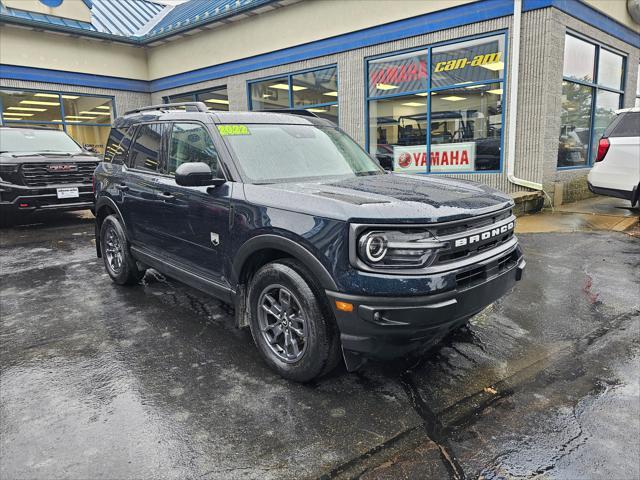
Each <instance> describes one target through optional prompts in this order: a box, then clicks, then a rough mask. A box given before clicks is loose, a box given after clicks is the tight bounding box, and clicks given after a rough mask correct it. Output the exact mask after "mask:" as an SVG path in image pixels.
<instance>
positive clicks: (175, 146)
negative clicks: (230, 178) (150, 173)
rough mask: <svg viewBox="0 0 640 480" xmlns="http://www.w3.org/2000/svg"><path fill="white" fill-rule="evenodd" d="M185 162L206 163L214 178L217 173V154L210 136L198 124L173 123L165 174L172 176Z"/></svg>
mask: <svg viewBox="0 0 640 480" xmlns="http://www.w3.org/2000/svg"><path fill="white" fill-rule="evenodd" d="M186 162H203V163H206V164H208V165H209V166H210V167H211V171H212V172H213V174H214V176H215V174H216V172H217V171H218V152H216V148H215V147H214V146H213V141H212V140H211V135H209V132H208V131H207V129H206V128H205V127H204V126H202V125H200V124H198V123H174V124H173V127H172V131H171V140H170V141H169V157H168V159H167V169H166V170H167V172H166V173H169V174H171V175H173V174H174V173H175V172H176V169H177V168H178V167H179V166H180V165H181V164H183V163H186Z"/></svg>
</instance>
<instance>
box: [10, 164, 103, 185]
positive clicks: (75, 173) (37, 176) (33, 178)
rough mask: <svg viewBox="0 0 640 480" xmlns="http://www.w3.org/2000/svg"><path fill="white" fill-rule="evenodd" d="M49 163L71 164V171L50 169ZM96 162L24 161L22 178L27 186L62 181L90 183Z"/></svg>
mask: <svg viewBox="0 0 640 480" xmlns="http://www.w3.org/2000/svg"><path fill="white" fill-rule="evenodd" d="M50 165H56V166H59V165H71V166H72V171H50V169H49V166H50ZM97 166H98V162H68V163H60V162H59V163H25V164H24V165H22V178H23V180H24V184H25V185H27V186H29V187H45V186H47V185H58V184H64V183H90V182H91V178H92V176H93V171H94V170H95V169H96V167H97Z"/></svg>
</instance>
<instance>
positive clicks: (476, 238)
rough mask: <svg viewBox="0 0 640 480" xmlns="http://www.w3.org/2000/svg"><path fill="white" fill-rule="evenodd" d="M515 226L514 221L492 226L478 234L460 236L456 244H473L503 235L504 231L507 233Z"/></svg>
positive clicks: (457, 245)
mask: <svg viewBox="0 0 640 480" xmlns="http://www.w3.org/2000/svg"><path fill="white" fill-rule="evenodd" d="M513 227H514V222H509V223H507V224H506V225H502V226H501V227H497V228H492V229H491V230H487V231H486V232H482V233H478V234H476V235H469V236H468V237H463V238H458V239H457V240H456V241H455V242H454V245H455V246H456V247H464V246H465V245H472V244H474V243H478V242H481V241H483V240H489V239H490V238H493V237H497V236H499V235H502V234H503V233H507V232H509V231H510V230H513Z"/></svg>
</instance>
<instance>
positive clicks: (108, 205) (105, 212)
mask: <svg viewBox="0 0 640 480" xmlns="http://www.w3.org/2000/svg"><path fill="white" fill-rule="evenodd" d="M113 214H116V215H118V217H120V221H121V222H122V226H123V228H124V231H125V233H126V234H127V235H128V231H127V226H126V225H125V223H124V219H123V217H122V213H120V209H119V208H118V206H117V205H116V203H115V202H114V201H113V200H112V199H111V198H109V197H106V196H102V197H99V198H98V199H97V200H96V206H95V216H96V223H95V235H96V255H97V256H98V257H102V252H101V250H100V229H101V228H102V222H104V219H105V218H107V217H108V216H109V215H113Z"/></svg>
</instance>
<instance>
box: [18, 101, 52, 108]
mask: <svg viewBox="0 0 640 480" xmlns="http://www.w3.org/2000/svg"><path fill="white" fill-rule="evenodd" d="M20 103H21V104H22V103H24V104H25V105H51V106H53V107H57V106H58V105H60V104H59V103H58V102H41V101H39V100H22V101H21V102H20Z"/></svg>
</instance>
